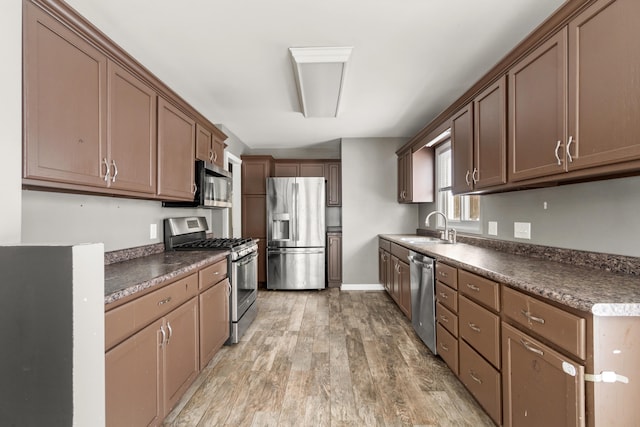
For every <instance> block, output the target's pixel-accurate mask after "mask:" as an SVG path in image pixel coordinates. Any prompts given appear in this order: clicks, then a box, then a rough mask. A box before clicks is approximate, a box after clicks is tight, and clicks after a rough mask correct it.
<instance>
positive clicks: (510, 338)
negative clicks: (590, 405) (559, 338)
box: [502, 322, 585, 427]
mask: <svg viewBox="0 0 640 427" xmlns="http://www.w3.org/2000/svg"><path fill="white" fill-rule="evenodd" d="M502 343H503V344H502V351H503V365H502V378H503V380H502V381H503V395H504V420H503V422H504V426H517V427H527V426H531V427H537V426H548V427H553V426H558V427H567V426H584V425H585V401H584V399H585V390H584V367H583V366H582V365H578V364H576V363H575V362H573V361H572V360H571V359H568V358H566V357H564V356H563V355H561V354H560V353H558V352H556V351H554V350H552V349H551V348H549V347H548V346H546V345H544V344H542V343H540V342H538V341H537V340H534V339H533V338H531V337H529V336H528V335H527V334H525V333H523V332H521V331H519V330H517V329H516V328H514V327H513V326H511V325H508V324H507V323H504V322H503V324H502Z"/></svg>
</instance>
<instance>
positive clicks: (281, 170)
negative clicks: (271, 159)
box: [273, 162, 300, 178]
mask: <svg viewBox="0 0 640 427" xmlns="http://www.w3.org/2000/svg"><path fill="white" fill-rule="evenodd" d="M299 175H300V163H277V162H276V164H274V165H273V176H276V177H282V178H287V177H296V176H299Z"/></svg>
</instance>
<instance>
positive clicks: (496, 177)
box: [471, 76, 507, 189]
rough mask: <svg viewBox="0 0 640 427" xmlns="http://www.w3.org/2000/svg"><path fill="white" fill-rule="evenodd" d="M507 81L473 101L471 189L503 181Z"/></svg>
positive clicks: (504, 174) (505, 144)
mask: <svg viewBox="0 0 640 427" xmlns="http://www.w3.org/2000/svg"><path fill="white" fill-rule="evenodd" d="M506 96H507V78H506V77H505V76H503V77H501V78H500V79H499V80H498V81H497V82H495V83H494V84H492V85H491V86H489V87H488V88H487V89H485V90H484V91H483V92H482V93H481V94H479V95H478V96H476V98H475V100H474V101H473V117H474V122H473V131H474V132H473V152H474V155H473V160H474V174H473V176H472V177H471V179H472V181H473V185H474V189H482V188H487V187H492V186H497V185H501V184H505V183H506V182H507V163H506V162H507V155H506V152H507V100H506Z"/></svg>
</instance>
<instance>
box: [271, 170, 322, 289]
mask: <svg viewBox="0 0 640 427" xmlns="http://www.w3.org/2000/svg"><path fill="white" fill-rule="evenodd" d="M324 211H325V185H324V178H268V179H267V289H323V288H324V287H325V270H324V265H325V233H326V229H325V219H324Z"/></svg>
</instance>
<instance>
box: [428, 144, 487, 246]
mask: <svg viewBox="0 0 640 427" xmlns="http://www.w3.org/2000/svg"><path fill="white" fill-rule="evenodd" d="M446 151H449V152H450V153H451V140H450V139H449V140H447V141H445V142H443V143H442V144H440V145H438V146H437V147H436V149H435V163H436V164H435V169H436V170H435V175H436V210H438V211H440V212H443V213H444V214H445V215H447V222H448V225H449V227H453V228H455V229H456V231H463V232H466V233H478V234H480V233H482V228H481V225H482V209H480V212H479V218H478V220H477V221H469V220H457V219H452V218H450V217H449V212H451V211H452V210H453V197H448V198H447V202H448V205H449V206H446V207H445V206H443V203H442V197H441V193H442V192H444V191H450V190H451V189H452V186H453V159H452V160H451V164H450V167H449V170H450V173H451V176H450V177H449V179H448V181H449V182H448V183H446V182H444V183H443V182H442V181H444V180H443V179H442V174H441V173H440V172H441V171H440V170H439V169H440V167H441V166H440V163H441V162H440V161H439V157H440V156H441V155H442V153H444V152H446ZM447 184H448V185H447ZM460 197H461V200H460V203H461V209H462V210H463V212H464V211H466V212H468V211H469V200H470V196H460ZM479 203H482V201H480V202H479ZM437 219H438V222H437V223H436V229H444V220H443V219H442V217H441V216H440V215H438V216H437Z"/></svg>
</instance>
